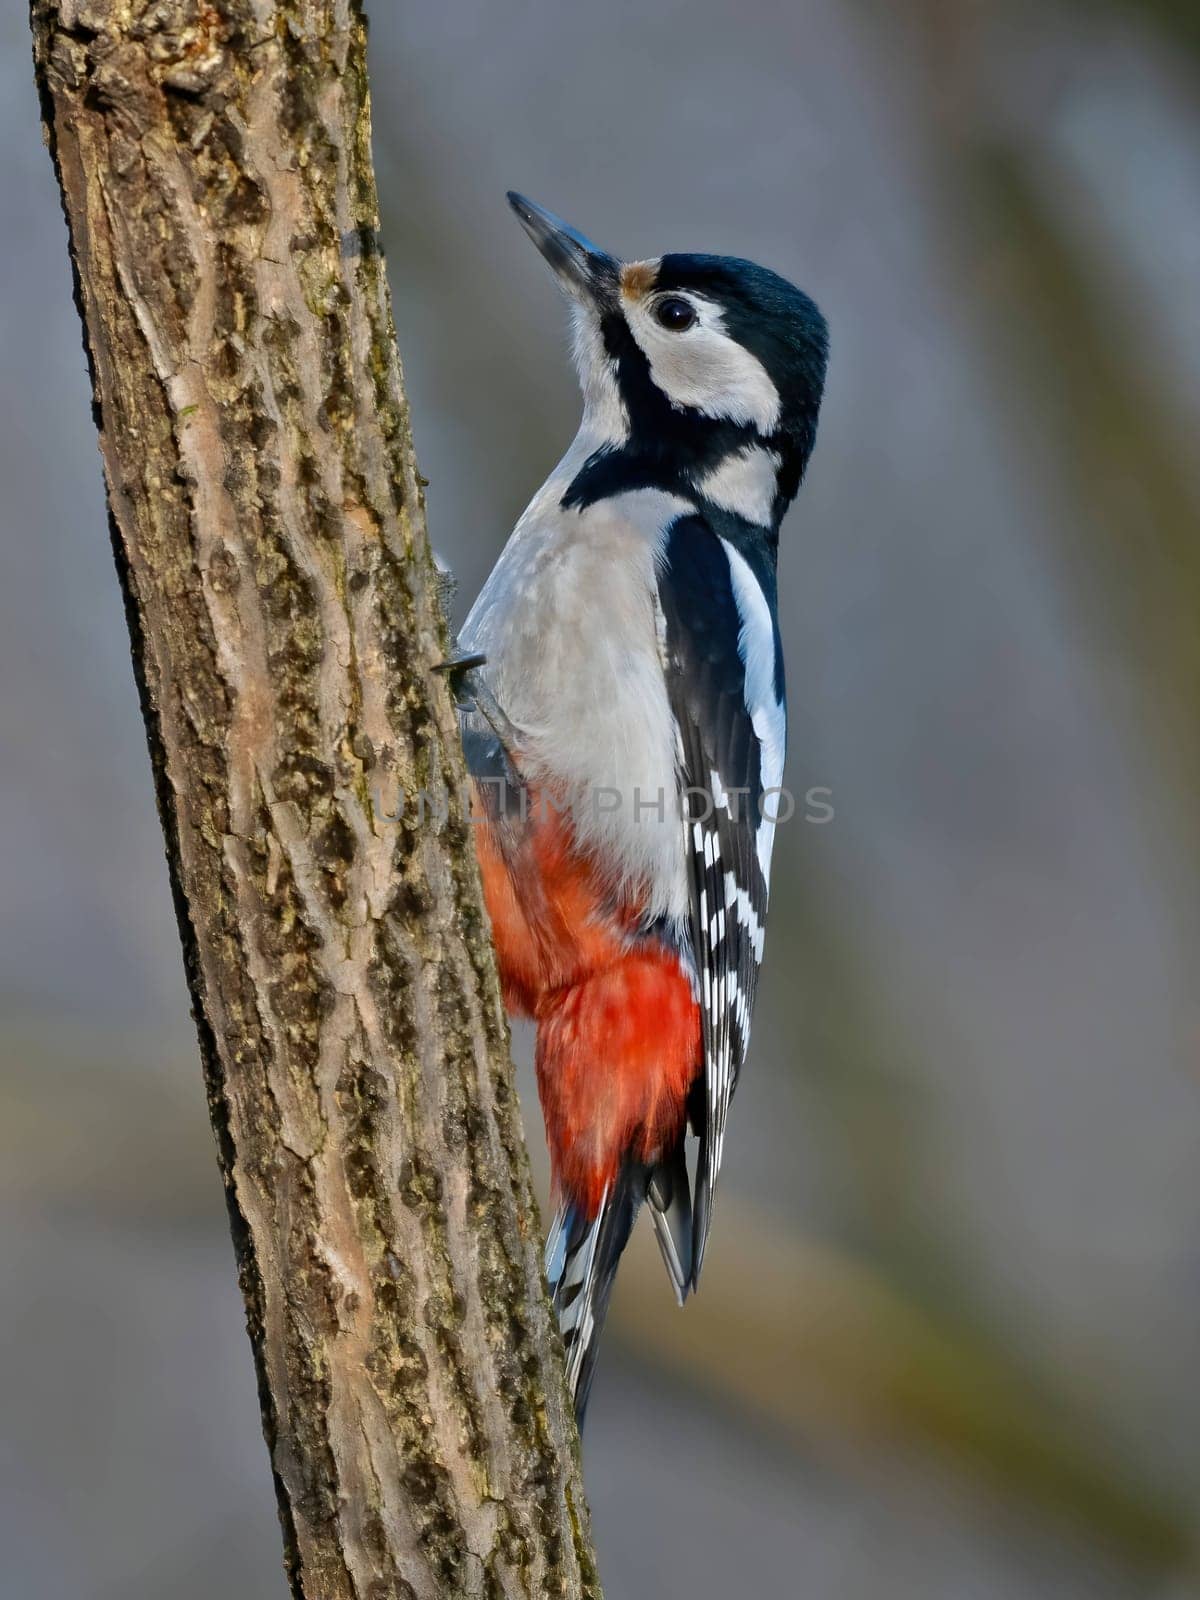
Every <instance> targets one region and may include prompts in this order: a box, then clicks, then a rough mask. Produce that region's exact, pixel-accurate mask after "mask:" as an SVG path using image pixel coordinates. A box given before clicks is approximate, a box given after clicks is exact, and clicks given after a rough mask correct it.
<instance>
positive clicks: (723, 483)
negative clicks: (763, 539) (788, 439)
mask: <svg viewBox="0 0 1200 1600" xmlns="http://www.w3.org/2000/svg"><path fill="white" fill-rule="evenodd" d="M781 459H782V458H781V457H780V456H778V455H776V453H775V451H774V450H764V449H763V448H762V447H761V446H760V445H747V447H746V448H745V449H744V450H735V451H733V452H732V454H730V455H727V456H726V457H725V459H724V460H723V461H721V462H719V463H718V464H717V466H715V467H713V469H712V470H711V472H706V473H705V474H704V476H703V477H702V478H699V479H697V482H696V488H697V490H698V491H699V492H700V493H701V494H702V495H703V496H704V498H705V499H706V500H711V501H712V503H713V505H715V506H720V507H721V509H722V510H723V511H732V512H733V513H734V514H735V515H736V516H739V517H744V518H745V519H746V521H747V522H754V523H757V524H758V525H759V526H760V527H763V528H769V527H770V526H771V523H772V521H773V518H774V514H775V497H776V495H777V494H778V492H779V484H778V477H777V474H778V472H779V468H780V465H781Z"/></svg>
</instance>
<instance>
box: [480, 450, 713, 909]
mask: <svg viewBox="0 0 1200 1600" xmlns="http://www.w3.org/2000/svg"><path fill="white" fill-rule="evenodd" d="M587 453H589V452H588V450H587V447H586V441H579V442H577V444H576V446H575V447H573V448H572V450H571V452H570V453H569V455H568V456H567V457H566V458H565V460H564V461H563V463H562V465H561V466H560V467H559V469H558V470H557V471H556V472H555V474H554V476H553V477H552V478H551V479H550V480H549V482H548V483H547V484H546V485H545V486H544V488H543V489H542V490H541V491H540V492H539V493H538V495H537V496H536V497H535V499H534V500H533V502H532V504H531V505H530V506H529V509H528V510H527V511H526V512H525V514H524V516H522V518H521V520H520V522H518V524H517V526H516V528H515V530H514V531H513V534H512V537H511V538H510V539H509V541H508V544H507V545H506V546H505V548H504V551H503V553H502V554H501V556H500V560H499V561H498V562H497V564H496V567H495V569H494V570H493V572H492V575H491V577H490V578H489V579H488V581H487V583H486V584H485V585H484V587H483V590H482V592H481V593H480V596H479V598H478V600H477V601H476V602H475V605H474V606H473V607H472V610H471V614H470V616H469V617H468V618H467V621H466V624H465V626H464V628H463V632H462V637H461V643H462V645H463V647H464V648H466V649H469V650H472V651H482V652H483V653H484V654H485V655H486V656H487V658H488V659H487V666H486V667H485V668H484V669H483V673H484V676H485V678H486V680H487V683H488V686H489V688H490V689H491V691H492V693H493V694H494V695H495V697H496V699H497V701H498V702H499V704H500V705H501V707H502V708H503V710H504V712H505V714H506V715H507V716H508V717H509V719H510V720H511V721H512V722H513V724H514V725H515V726H516V728H517V729H518V730H519V732H520V739H521V755H522V765H523V767H524V769H525V773H526V776H527V777H529V778H530V780H531V781H533V782H535V783H553V784H554V785H556V786H559V787H560V788H561V789H562V790H563V791H565V792H566V793H567V794H569V795H571V796H572V797H573V816H574V819H575V824H576V830H577V837H578V839H579V842H580V843H581V845H583V847H584V848H585V849H589V850H591V851H592V852H594V854H595V856H596V859H597V860H598V861H599V862H600V863H602V864H603V866H604V867H605V869H606V870H607V871H609V872H611V873H612V875H613V878H614V881H615V882H619V883H622V884H625V885H631V884H635V883H640V884H644V885H645V886H646V888H647V890H648V893H649V901H650V903H649V905H648V907H647V914H648V916H650V917H658V916H668V917H673V918H677V919H679V920H680V921H682V920H683V919H684V918H685V916H686V914H687V906H688V891H687V879H686V867H685V858H684V851H683V846H682V831H681V824H680V821H679V816H678V801H677V782H676V744H675V725H674V718H673V716H672V714H671V709H670V706H669V704H668V701H667V690H666V680H665V678H664V675H663V670H662V664H661V660H660V656H659V643H658V620H657V586H656V582H655V570H654V561H655V556H656V553H657V550H658V548H659V546H660V544H661V540H662V534H663V530H664V528H665V527H666V526H667V525H668V524H669V523H670V522H671V520H672V519H673V518H674V517H675V516H677V515H678V514H679V513H680V512H686V511H687V510H689V509H690V508H689V506H688V505H687V503H686V502H685V501H683V500H680V499H678V498H677V497H675V496H673V495H668V494H664V493H662V492H660V491H658V490H650V489H642V490H633V491H630V492H628V493H626V494H623V495H620V496H618V497H615V498H613V499H610V500H605V501H602V502H600V503H598V504H597V505H593V506H589V507H587V508H586V509H585V510H583V511H573V510H572V511H565V510H563V509H562V506H561V504H560V501H561V498H562V495H563V492H564V490H565V487H566V485H567V484H568V483H569V482H570V480H571V478H572V477H573V476H574V473H575V471H576V470H577V469H578V466H579V465H580V464H581V460H582V458H584V457H585V456H586V454H587Z"/></svg>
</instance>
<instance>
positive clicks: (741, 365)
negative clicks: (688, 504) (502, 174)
mask: <svg viewBox="0 0 1200 1600" xmlns="http://www.w3.org/2000/svg"><path fill="white" fill-rule="evenodd" d="M508 198H509V204H510V205H511V206H512V208H513V210H514V211H515V212H516V214H517V216H518V217H519V218H520V220H521V223H522V225H523V226H524V228H525V231H526V232H527V233H528V234H529V236H530V238H531V239H532V240H533V242H534V243H535V244H536V245H537V247H538V249H539V250H540V251H541V252H542V254H543V255H544V256H545V258H546V260H547V261H548V262H549V263H550V265H551V266H552V267H553V268H554V271H555V273H556V275H557V276H558V279H559V282H560V283H561V285H562V286H563V288H564V289H565V290H566V291H567V293H568V294H569V295H570V296H571V298H572V301H573V302H574V321H575V359H576V365H577V366H578V369H579V377H580V383H581V386H582V388H583V395H584V426H585V430H586V431H587V432H588V434H589V435H590V436H591V437H593V438H594V439H595V440H596V442H597V443H596V453H595V456H594V458H593V460H592V462H591V463H589V468H590V476H589V477H588V478H587V480H586V481H585V484H584V489H583V490H582V491H581V492H582V493H585V494H586V495H587V496H588V497H589V498H599V496H600V494H602V493H605V492H612V491H613V490H614V489H615V488H618V487H634V486H640V485H641V484H646V485H647V486H655V487H662V488H673V487H678V488H685V489H688V490H690V491H693V492H698V493H699V494H700V495H701V496H702V497H704V498H708V499H710V500H711V501H712V503H713V504H715V505H717V506H718V507H720V508H721V509H723V510H725V511H727V512H728V513H730V514H732V515H736V516H740V517H743V518H744V519H745V520H747V521H750V522H752V523H755V524H758V525H762V526H767V527H769V528H777V527H778V523H779V519H780V518H781V517H782V515H783V512H784V510H786V508H787V505H788V502H789V501H790V500H791V498H792V496H793V495H794V494H795V492H796V490H797V488H798V487H799V484H800V480H801V478H802V476H803V474H804V469H805V467H806V466H807V464H808V458H809V455H810V454H811V452H812V447H813V442H814V439H815V437H816V427H817V414H818V412H819V409H820V404H821V392H822V389H823V386H824V381H825V362H826V353H827V348H828V336H827V331H826V326H825V319H824V318H823V317H822V315H821V313H820V312H819V311H818V310H817V307H816V306H815V305H814V304H813V302H812V301H811V300H810V299H809V297H808V296H807V295H806V294H803V293H802V292H801V291H800V290H799V289H797V288H795V287H794V286H793V285H792V284H790V283H788V281H787V280H786V279H785V278H781V277H779V275H778V274H777V273H774V272H771V271H769V270H768V269H767V268H765V267H759V266H755V265H754V263H753V262H750V261H742V260H739V259H737V258H736V257H730V256H710V255H665V256H658V257H655V258H654V259H652V260H648V261H629V262H621V261H618V260H617V259H616V258H615V257H614V256H611V255H609V254H608V252H607V251H604V250H601V249H599V248H598V247H597V246H596V245H594V244H592V243H591V241H590V240H588V239H586V238H585V237H584V236H583V235H582V234H581V233H578V232H577V231H576V230H575V229H574V228H572V227H569V226H568V225H567V224H566V223H565V222H563V221H562V220H561V219H560V218H558V217H555V216H553V215H552V214H551V213H550V212H548V211H545V210H543V209H542V207H541V206H536V205H534V204H533V203H532V202H531V201H529V200H526V199H525V198H524V197H523V196H522V195H518V194H510V195H509V197H508Z"/></svg>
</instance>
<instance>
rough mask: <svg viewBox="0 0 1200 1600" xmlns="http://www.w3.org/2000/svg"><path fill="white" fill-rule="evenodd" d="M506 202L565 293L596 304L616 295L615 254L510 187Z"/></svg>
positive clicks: (616, 273) (617, 266)
mask: <svg viewBox="0 0 1200 1600" xmlns="http://www.w3.org/2000/svg"><path fill="white" fill-rule="evenodd" d="M508 203H509V205H510V206H511V207H512V208H513V210H514V211H515V212H516V213H517V216H518V217H519V218H520V220H521V226H522V227H523V228H524V229H525V232H526V233H527V234H528V235H529V237H530V238H531V239H532V240H533V242H534V244H535V245H537V247H538V249H539V250H540V251H541V252H542V254H543V255H544V256H545V258H546V260H547V261H548V262H549V263H550V265H551V266H552V267H553V268H554V272H555V275H556V276H557V278H558V281H559V282H560V283H561V284H562V286H563V288H564V289H566V291H567V292H568V294H571V295H574V297H575V298H576V299H577V300H582V301H583V302H584V303H585V304H588V305H596V306H599V307H603V306H604V305H605V304H606V303H608V302H611V301H613V300H614V299H615V297H616V293H617V278H618V273H619V272H620V262H619V261H617V260H616V258H615V257H614V256H610V255H609V253H608V252H607V250H601V249H600V248H599V247H598V246H597V245H594V244H593V243H592V241H591V240H590V239H585V238H584V236H583V234H581V233H578V232H576V230H575V229H574V228H572V227H570V226H569V225H568V224H567V223H565V222H564V221H563V220H562V218H561V217H556V216H555V215H554V213H553V212H552V211H544V210H543V209H542V207H541V206H535V205H534V203H533V201H532V200H526V198H525V196H524V195H523V194H514V193H513V191H512V190H511V189H510V190H509V194H508Z"/></svg>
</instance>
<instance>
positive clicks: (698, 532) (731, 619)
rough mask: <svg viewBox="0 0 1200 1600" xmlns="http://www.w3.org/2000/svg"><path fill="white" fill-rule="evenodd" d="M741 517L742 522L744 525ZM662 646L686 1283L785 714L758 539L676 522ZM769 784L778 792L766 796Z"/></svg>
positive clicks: (767, 843) (703, 1204)
mask: <svg viewBox="0 0 1200 1600" xmlns="http://www.w3.org/2000/svg"><path fill="white" fill-rule="evenodd" d="M741 526H743V527H744V526H745V525H741ZM659 601H660V605H661V608H662V620H663V652H664V661H665V667H666V672H667V682H668V689H669V693H670V697H671V705H672V709H673V711H674V713H675V720H676V724H677V729H678V737H679V760H680V769H681V773H682V779H683V782H684V784H685V785H686V786H687V790H688V794H687V796H686V797H685V816H686V818H687V821H686V825H685V828H686V837H685V848H686V850H687V857H688V878H689V886H690V890H691V915H690V919H689V923H690V925H689V930H688V931H689V934H690V943H691V954H692V956H693V959H694V961H695V967H696V988H697V996H698V999H699V1002H700V1007H701V1015H702V1021H703V1045H704V1082H703V1093H702V1094H701V1095H699V1096H698V1097H697V1102H696V1104H695V1105H694V1107H693V1113H692V1116H693V1122H694V1124H695V1126H696V1131H697V1132H698V1134H699V1137H700V1154H699V1161H698V1166H697V1171H696V1196H695V1214H694V1220H693V1242H692V1263H691V1282H692V1285H693V1286H694V1285H695V1283H696V1281H697V1279H698V1278H699V1275H700V1268H701V1266H702V1264H703V1260H704V1247H705V1243H706V1241H707V1237H708V1230H709V1225H710V1220H711V1214H712V1202H713V1192H714V1189H715V1187H716V1181H717V1172H718V1169H719V1168H720V1165H721V1154H722V1145H723V1142H724V1137H725V1122H726V1118H727V1116H728V1113H729V1104H730V1100H731V1099H732V1097H733V1091H734V1088H735V1087H736V1084H737V1080H738V1074H739V1073H740V1072H741V1069H742V1063H743V1062H744V1060H745V1058H746V1050H747V1046H748V1045H749V1041H750V1017H751V1012H752V1009H753V1006H754V993H755V989H756V987H757V981H758V968H759V964H760V962H761V961H762V953H763V936H764V929H765V926H766V915H767V877H768V873H769V870H770V852H771V842H772V838H773V832H774V826H773V819H774V818H775V816H776V812H777V808H778V804H779V796H778V789H779V786H780V784H781V783H782V777H783V746H784V737H785V729H786V712H785V705H784V692H783V664H782V656H781V652H780V645H779V629H778V625H777V621H776V616H775V561H774V550H773V547H772V546H770V545H769V544H768V542H767V539H766V537H765V536H763V537H761V538H760V537H758V536H755V537H752V538H747V537H745V536H744V535H743V536H742V537H739V538H733V537H729V538H723V537H720V536H719V535H718V534H717V533H716V531H714V529H713V527H712V526H711V525H710V523H709V522H708V521H707V520H706V519H705V518H703V517H700V516H690V517H685V518H682V519H681V520H680V521H678V522H676V523H675V524H674V525H673V526H672V528H671V530H670V532H669V534H668V536H667V541H666V547H665V550H664V552H663V559H662V562H661V564H660V573H659ZM773 791H774V793H773Z"/></svg>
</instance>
